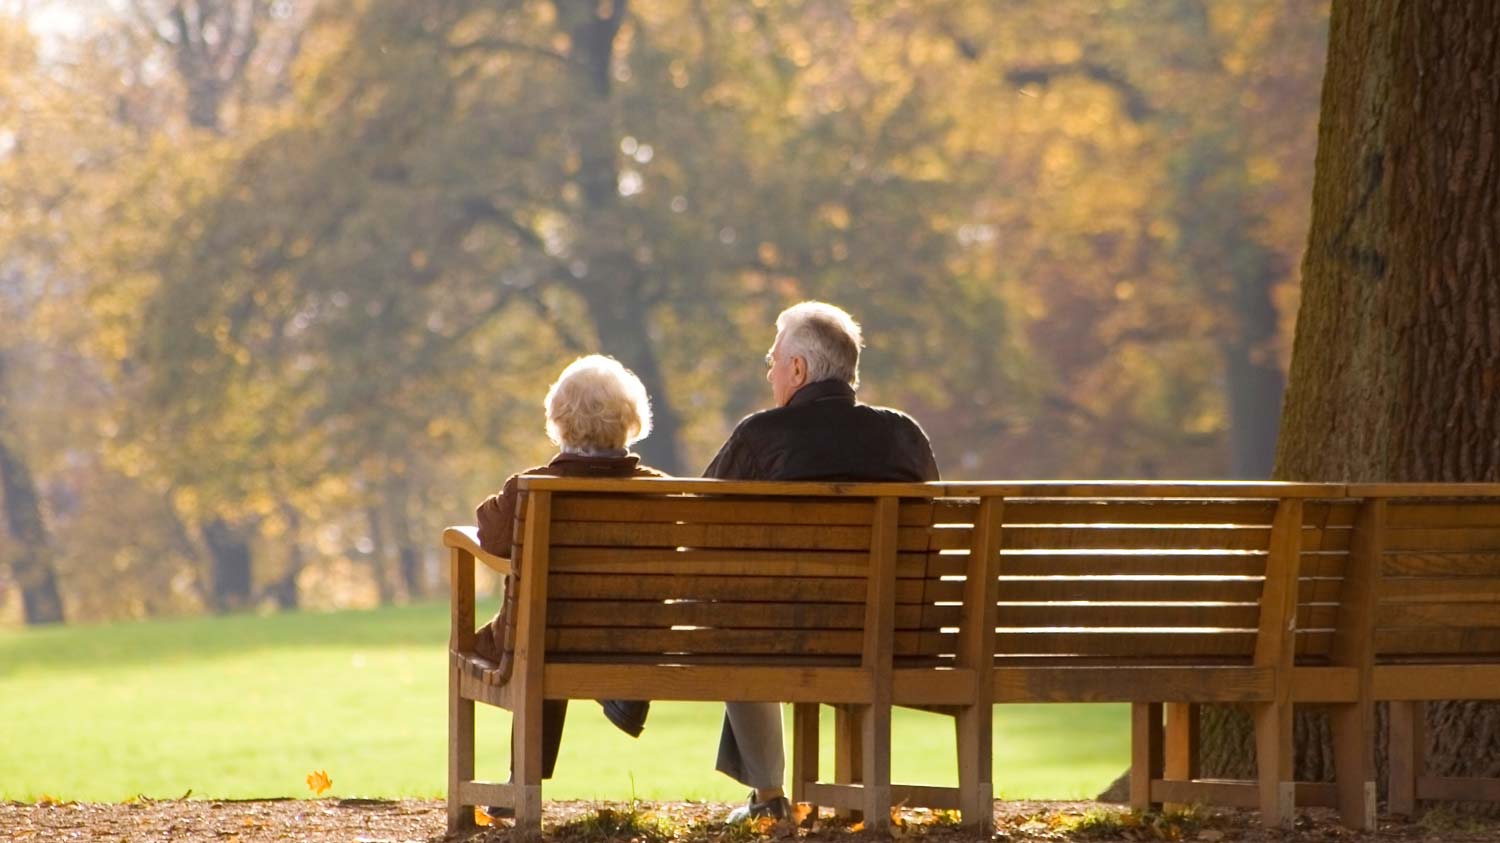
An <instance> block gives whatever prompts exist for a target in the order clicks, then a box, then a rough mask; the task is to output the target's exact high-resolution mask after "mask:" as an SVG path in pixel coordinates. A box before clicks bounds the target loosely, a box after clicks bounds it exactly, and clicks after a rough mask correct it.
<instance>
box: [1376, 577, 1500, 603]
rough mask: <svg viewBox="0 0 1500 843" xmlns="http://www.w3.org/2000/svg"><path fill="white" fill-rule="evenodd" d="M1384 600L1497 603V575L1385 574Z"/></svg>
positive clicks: (1499, 581)
mask: <svg viewBox="0 0 1500 843" xmlns="http://www.w3.org/2000/svg"><path fill="white" fill-rule="evenodd" d="M1379 599H1380V600H1381V602H1384V603H1500V577H1385V578H1383V579H1382V580H1381V582H1380V595H1379Z"/></svg>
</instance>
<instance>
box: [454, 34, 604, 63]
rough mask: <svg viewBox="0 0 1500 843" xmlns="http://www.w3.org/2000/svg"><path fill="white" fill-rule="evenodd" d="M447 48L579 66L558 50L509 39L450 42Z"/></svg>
mask: <svg viewBox="0 0 1500 843" xmlns="http://www.w3.org/2000/svg"><path fill="white" fill-rule="evenodd" d="M447 46H448V49H450V50H453V51H454V52H459V53H467V52H471V51H473V50H490V51H494V52H510V53H525V54H526V55H531V56H537V57H539V58H544V59H547V60H549V61H555V62H558V63H560V64H562V65H564V66H565V67H576V66H578V62H576V61H574V60H573V59H571V58H569V57H568V56H565V55H563V54H562V53H559V52H557V51H556V50H549V49H547V48H546V47H539V46H537V45H535V44H526V43H523V42H520V41H512V40H510V39H509V38H475V39H474V40H472V41H466V42H464V43H462V44H454V43H452V42H449V43H448V45H447Z"/></svg>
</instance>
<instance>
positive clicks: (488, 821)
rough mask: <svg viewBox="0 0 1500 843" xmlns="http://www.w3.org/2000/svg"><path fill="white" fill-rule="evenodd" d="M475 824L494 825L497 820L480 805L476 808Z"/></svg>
mask: <svg viewBox="0 0 1500 843" xmlns="http://www.w3.org/2000/svg"><path fill="white" fill-rule="evenodd" d="M474 824H475V825H477V826H487V825H494V824H495V818H494V817H491V816H490V815H489V813H488V812H486V811H485V810H484V809H483V808H481V807H480V806H478V805H475V806H474Z"/></svg>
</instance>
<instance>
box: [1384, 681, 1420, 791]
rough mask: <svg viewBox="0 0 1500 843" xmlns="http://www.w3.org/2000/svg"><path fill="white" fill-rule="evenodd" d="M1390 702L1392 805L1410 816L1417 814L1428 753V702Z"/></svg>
mask: <svg viewBox="0 0 1500 843" xmlns="http://www.w3.org/2000/svg"><path fill="white" fill-rule="evenodd" d="M1388 705H1389V706H1390V713H1389V717H1390V754H1391V758H1390V782H1389V784H1390V808H1391V813H1393V814H1400V815H1402V816H1406V817H1413V816H1416V815H1417V810H1418V809H1419V808H1420V807H1421V803H1420V802H1419V801H1418V800H1417V779H1418V778H1419V777H1420V776H1421V775H1422V771H1423V769H1424V768H1425V767H1426V766H1427V764H1426V753H1427V704H1426V703H1422V702H1391V703H1388Z"/></svg>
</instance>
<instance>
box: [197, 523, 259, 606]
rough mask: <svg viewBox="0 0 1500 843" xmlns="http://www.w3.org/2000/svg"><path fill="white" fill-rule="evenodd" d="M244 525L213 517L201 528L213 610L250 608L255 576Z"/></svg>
mask: <svg viewBox="0 0 1500 843" xmlns="http://www.w3.org/2000/svg"><path fill="white" fill-rule="evenodd" d="M251 529H253V528H252V527H250V526H249V525H247V524H243V523H230V522H228V521H225V520H224V519H223V518H215V519H213V520H211V521H209V522H208V523H206V524H204V525H203V527H202V533H203V543H204V544H205V545H207V547H208V555H209V558H210V559H211V560H212V563H213V589H212V592H211V593H212V597H213V606H214V609H215V611H219V612H234V611H238V610H240V609H245V608H247V607H249V605H250V601H251V594H252V592H251V586H252V585H253V583H254V579H253V577H252V576H251V572H252V570H253V569H252V565H251V563H252V557H251V550H250V531H251Z"/></svg>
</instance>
